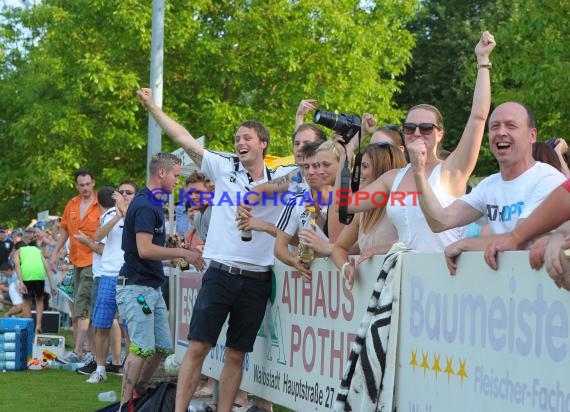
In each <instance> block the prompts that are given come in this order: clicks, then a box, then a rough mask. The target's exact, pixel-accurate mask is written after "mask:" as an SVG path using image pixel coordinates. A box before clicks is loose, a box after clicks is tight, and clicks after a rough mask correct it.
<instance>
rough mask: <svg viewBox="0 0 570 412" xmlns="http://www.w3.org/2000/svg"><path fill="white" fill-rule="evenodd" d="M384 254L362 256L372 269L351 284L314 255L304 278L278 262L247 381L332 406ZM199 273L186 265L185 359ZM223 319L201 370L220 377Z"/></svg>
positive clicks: (302, 401) (281, 398) (285, 401)
mask: <svg viewBox="0 0 570 412" xmlns="http://www.w3.org/2000/svg"><path fill="white" fill-rule="evenodd" d="M381 262H382V258H381V257H375V258H374V260H373V261H369V262H364V263H363V264H362V265H361V266H360V272H361V273H368V274H369V275H367V276H366V277H365V278H362V279H360V280H359V282H357V284H355V286H354V288H353V290H352V291H351V290H348V288H347V287H346V283H345V282H344V280H343V279H342V278H341V276H340V274H339V271H338V269H337V268H336V267H335V266H334V264H332V262H329V261H325V260H323V259H316V260H315V261H314V262H313V265H312V268H313V282H312V283H305V282H303V280H302V279H301V278H300V277H299V275H298V273H297V272H296V271H291V268H289V267H288V266H284V265H281V264H277V265H276V266H275V268H274V272H275V288H274V290H275V293H274V296H273V299H272V301H273V304H271V305H268V307H267V311H266V316H265V319H264V321H263V324H262V327H261V329H260V331H259V333H258V335H257V340H256V341H255V347H254V352H252V353H249V354H247V356H246V359H245V362H244V374H243V381H242V388H243V389H245V390H247V391H248V392H250V393H254V394H256V395H259V396H261V397H262V398H264V399H269V400H272V401H273V402H274V403H276V404H278V405H282V406H286V407H288V408H291V409H293V410H297V411H330V410H331V408H332V406H333V404H334V400H335V398H336V390H337V387H338V383H339V382H340V379H341V377H342V372H343V367H344V363H345V361H346V359H347V357H348V354H349V353H350V348H351V345H352V342H353V341H354V338H355V334H356V331H357V330H358V325H359V324H360V321H361V320H362V317H363V315H364V312H365V311H366V303H367V302H368V299H369V298H370V294H371V292H372V288H373V286H374V284H375V282H376V277H377V274H378V271H377V270H375V269H373V267H376V268H379V267H380V263H381ZM200 283H201V275H200V274H195V273H189V272H183V273H181V274H180V277H179V285H180V286H179V288H178V291H179V292H178V293H179V294H180V299H178V302H179V308H178V316H177V318H178V319H179V321H178V322H177V325H178V327H177V331H176V357H177V360H178V361H181V360H182V356H183V353H184V351H185V350H186V348H187V346H188V342H187V340H186V337H187V334H188V328H189V323H190V317H191V315H192V306H193V302H194V301H195V299H196V295H197V293H198V288H199V287H200ZM225 333H226V327H225V326H224V329H223V330H222V333H221V334H220V338H219V340H218V344H217V345H216V346H215V347H214V348H212V350H211V352H210V354H209V356H208V357H207V358H206V361H205V363H204V368H203V372H204V373H205V374H207V375H210V376H214V377H218V376H219V375H220V372H221V368H222V366H223V359H224V358H223V357H224V342H225Z"/></svg>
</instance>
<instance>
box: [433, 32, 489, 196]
mask: <svg viewBox="0 0 570 412" xmlns="http://www.w3.org/2000/svg"><path fill="white" fill-rule="evenodd" d="M494 47H495V39H494V38H493V36H492V35H491V34H490V33H489V32H487V31H486V32H484V33H483V34H482V35H481V39H480V40H479V42H478V43H477V46H476V47H475V54H476V55H477V68H478V69H477V81H476V82H475V91H474V93H473V103H472V106H471V113H470V115H469V120H467V124H466V125H465V129H464V130H463V134H462V135H461V139H460V140H459V143H458V145H457V148H456V149H455V150H454V151H453V152H452V153H451V154H450V155H449V157H448V158H447V159H446V160H445V161H444V163H443V168H442V174H441V179H442V180H441V183H442V185H443V186H444V187H445V188H446V190H447V192H448V193H449V194H451V195H454V196H459V195H462V194H463V193H465V185H466V184H467V179H469V176H470V175H471V173H472V172H473V169H474V168H475V164H476V163H477V157H478V156H479V150H480V149H481V142H482V140H483V134H484V132H485V122H486V121H487V116H488V115H489V109H490V106H491V76H490V71H491V66H490V60H489V56H490V54H491V52H492V50H493V48H494Z"/></svg>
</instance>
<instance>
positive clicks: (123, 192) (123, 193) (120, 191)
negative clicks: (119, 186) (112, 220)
mask: <svg viewBox="0 0 570 412" xmlns="http://www.w3.org/2000/svg"><path fill="white" fill-rule="evenodd" d="M117 192H119V193H120V194H122V195H128V196H131V195H134V194H135V192H133V191H132V190H117Z"/></svg>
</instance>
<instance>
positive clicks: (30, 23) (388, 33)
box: [0, 0, 417, 220]
mask: <svg viewBox="0 0 570 412" xmlns="http://www.w3.org/2000/svg"><path fill="white" fill-rule="evenodd" d="M165 3H166V10H165V16H166V17H165V41H164V44H165V57H164V62H165V63H164V106H165V110H166V111H167V112H168V113H169V114H171V115H172V116H173V117H174V118H176V119H178V120H180V121H181V122H182V123H183V124H184V125H185V126H187V127H188V129H189V130H190V131H191V133H193V134H194V135H195V136H199V135H205V136H206V137H207V142H208V146H209V147H212V148H214V149H224V150H230V151H232V150H233V144H232V142H233V139H232V136H233V133H234V132H235V129H236V126H237V125H238V124H239V123H240V122H241V121H244V120H248V119H256V120H261V121H263V122H265V123H266V125H267V126H268V127H269V129H270V131H271V134H272V142H271V147H270V152H271V153H273V154H279V155H285V154H288V153H289V151H290V143H289V142H290V139H289V136H290V135H291V133H292V132H293V125H294V114H295V111H296V108H297V105H298V103H299V101H300V100H301V99H303V98H316V99H318V100H319V102H320V104H321V106H322V107H324V108H326V109H329V110H333V111H334V110H338V111H343V112H354V113H362V112H363V111H371V112H373V113H376V114H377V116H378V118H379V120H380V121H395V120H399V118H400V116H401V112H400V111H399V110H398V108H397V107H395V106H394V104H393V103H392V101H393V95H394V93H395V92H397V91H398V87H399V85H400V83H399V81H398V80H397V76H398V75H401V74H402V73H404V71H405V66H406V63H407V62H409V59H410V57H411V55H410V49H411V47H412V46H413V37H412V35H411V34H410V33H409V31H407V30H406V29H405V26H406V25H407V23H408V22H409V21H410V19H411V18H412V17H413V16H414V10H415V7H416V5H417V4H416V1H415V0H386V1H382V2H378V4H376V3H374V2H366V3H365V4H363V3H361V2H359V1H354V0H335V1H332V0H319V1H314V0H307V1H302V2H299V1H292V0H270V1H255V0H254V1H252V0H242V1H236V0H223V1H213V0H208V1H207V0H197V1H194V2H188V1H186V0H166V2H165ZM3 14H4V20H2V31H1V32H0V44H1V45H2V46H1V47H2V48H0V56H1V57H2V60H1V61H0V65H1V66H2V75H1V78H0V108H1V109H2V110H0V139H1V140H2V146H3V147H4V148H5V150H4V153H3V156H2V164H1V165H0V171H1V173H2V176H3V178H4V185H3V186H2V187H1V188H0V200H1V204H0V216H2V219H3V220H6V219H8V218H12V217H14V215H16V214H17V212H16V211H19V210H20V208H21V206H20V205H21V201H22V191H23V190H24V189H26V188H29V189H30V191H31V194H32V202H31V207H30V209H29V210H27V212H26V214H27V215H26V216H24V215H23V216H21V217H20V218H21V220H24V219H25V218H29V217H30V216H31V215H34V214H35V213H36V212H37V211H38V210H44V209H50V210H51V211H52V213H53V212H61V210H62V207H63V205H64V204H65V202H66V201H67V200H68V199H69V198H70V197H71V196H73V195H74V194H75V189H74V187H73V181H72V179H71V178H70V176H71V175H72V173H73V172H74V171H76V170H78V169H83V168H87V169H91V170H92V171H93V172H94V174H95V177H96V180H97V181H98V185H99V186H100V185H101V184H103V183H105V184H108V183H116V182H117V181H118V180H120V179H123V178H127V177H128V178H134V179H136V180H137V181H139V182H141V183H142V180H143V179H144V171H145V168H146V148H145V145H146V125H147V122H146V116H147V114H146V112H145V111H144V110H143V109H142V108H140V107H139V105H138V102H137V101H136V99H135V97H134V92H135V91H136V89H137V88H138V87H141V86H145V85H147V84H148V78H149V73H148V72H149V53H150V46H151V15H152V4H151V2H150V1H148V0H121V1H108V0H43V1H42V2H41V3H36V4H34V5H31V4H28V5H27V7H24V8H5V9H4V13H3ZM163 141H164V149H165V150H173V149H174V148H175V147H173V146H172V145H171V144H170V142H168V141H167V139H164V140H163Z"/></svg>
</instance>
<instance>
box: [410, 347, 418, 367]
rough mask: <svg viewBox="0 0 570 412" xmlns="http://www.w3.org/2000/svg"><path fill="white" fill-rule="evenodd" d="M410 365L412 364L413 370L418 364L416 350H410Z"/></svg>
mask: <svg viewBox="0 0 570 412" xmlns="http://www.w3.org/2000/svg"><path fill="white" fill-rule="evenodd" d="M410 365H412V369H413V370H414V372H415V371H416V367H417V366H419V365H418V351H417V350H413V351H412V359H411V360H410Z"/></svg>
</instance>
